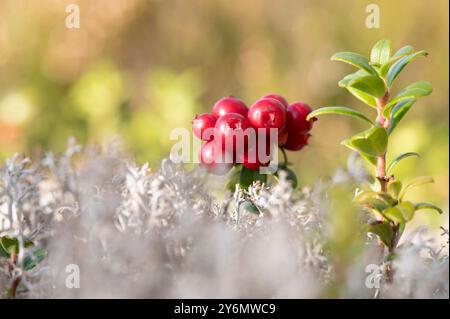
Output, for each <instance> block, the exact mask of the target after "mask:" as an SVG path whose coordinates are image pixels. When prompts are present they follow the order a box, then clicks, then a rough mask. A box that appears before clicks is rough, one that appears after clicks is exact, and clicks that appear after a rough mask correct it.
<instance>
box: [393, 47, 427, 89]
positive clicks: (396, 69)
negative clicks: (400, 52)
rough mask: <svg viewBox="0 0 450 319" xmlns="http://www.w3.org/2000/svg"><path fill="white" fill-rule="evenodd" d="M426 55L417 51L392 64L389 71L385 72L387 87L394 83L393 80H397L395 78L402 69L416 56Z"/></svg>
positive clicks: (424, 52)
mask: <svg viewBox="0 0 450 319" xmlns="http://www.w3.org/2000/svg"><path fill="white" fill-rule="evenodd" d="M427 55H428V53H427V52H426V51H423V50H422V51H418V52H415V53H412V54H408V55H406V56H404V57H402V58H401V59H399V60H398V61H396V62H395V63H394V64H392V66H391V67H390V68H389V71H388V72H387V75H386V81H387V85H388V86H389V87H390V86H391V85H392V83H393V82H394V80H395V79H396V78H397V76H398V75H399V74H400V72H401V71H402V70H403V68H404V67H405V66H406V65H407V64H408V63H409V62H411V61H412V60H413V59H414V58H416V57H418V56H427Z"/></svg>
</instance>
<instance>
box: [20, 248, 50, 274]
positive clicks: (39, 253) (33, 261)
mask: <svg viewBox="0 0 450 319" xmlns="http://www.w3.org/2000/svg"><path fill="white" fill-rule="evenodd" d="M45 255H46V251H45V249H43V248H40V249H37V250H35V251H34V252H33V253H31V254H30V255H27V256H26V257H25V258H24V260H23V268H24V269H25V270H31V269H33V268H34V267H36V266H37V265H38V264H39V263H40V262H41V261H42V260H43V259H44V258H45Z"/></svg>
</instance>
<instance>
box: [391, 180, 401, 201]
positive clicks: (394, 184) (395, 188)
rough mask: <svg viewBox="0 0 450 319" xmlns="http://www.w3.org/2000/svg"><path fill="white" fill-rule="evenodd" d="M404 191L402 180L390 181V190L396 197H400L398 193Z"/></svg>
mask: <svg viewBox="0 0 450 319" xmlns="http://www.w3.org/2000/svg"><path fill="white" fill-rule="evenodd" d="M401 191H402V182H400V181H399V180H394V181H389V182H388V192H389V194H391V195H392V196H393V197H394V198H398V195H399V194H400V192H401Z"/></svg>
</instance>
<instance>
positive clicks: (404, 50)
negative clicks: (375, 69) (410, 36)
mask: <svg viewBox="0 0 450 319" xmlns="http://www.w3.org/2000/svg"><path fill="white" fill-rule="evenodd" d="M411 53H413V47H412V46H410V45H407V46H404V47H403V48H401V49H400V50H398V51H397V52H396V53H395V54H394V55H393V56H392V57H391V58H390V59H389V61H387V62H386V63H384V64H383V65H382V66H381V67H380V71H379V72H380V76H381V77H382V78H385V77H386V74H387V72H388V71H389V68H390V67H391V65H392V64H394V63H395V62H396V61H398V60H400V59H401V58H402V57H404V56H405V55H407V54H411Z"/></svg>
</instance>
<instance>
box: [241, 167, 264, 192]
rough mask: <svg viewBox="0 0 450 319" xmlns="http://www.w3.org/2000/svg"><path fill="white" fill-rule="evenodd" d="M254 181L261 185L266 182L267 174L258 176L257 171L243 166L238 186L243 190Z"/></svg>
mask: <svg viewBox="0 0 450 319" xmlns="http://www.w3.org/2000/svg"><path fill="white" fill-rule="evenodd" d="M255 181H260V182H261V183H266V182H267V174H260V173H259V171H258V170H256V171H253V170H250V169H248V168H246V167H244V166H242V171H241V175H240V179H239V184H240V185H241V187H243V188H248V187H249V186H250V185H252V184H253V182H255Z"/></svg>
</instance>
